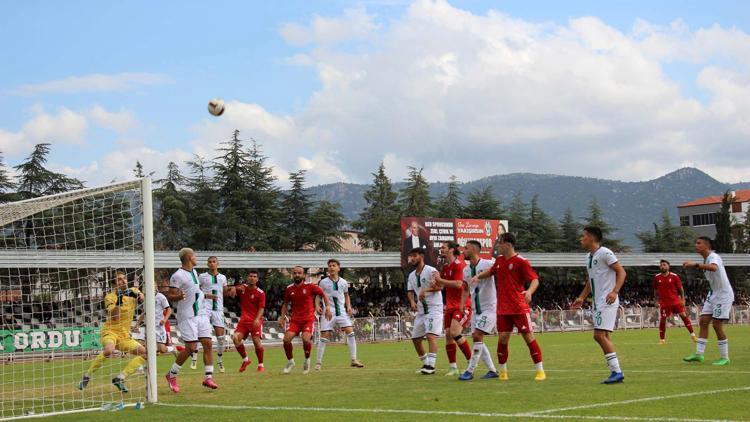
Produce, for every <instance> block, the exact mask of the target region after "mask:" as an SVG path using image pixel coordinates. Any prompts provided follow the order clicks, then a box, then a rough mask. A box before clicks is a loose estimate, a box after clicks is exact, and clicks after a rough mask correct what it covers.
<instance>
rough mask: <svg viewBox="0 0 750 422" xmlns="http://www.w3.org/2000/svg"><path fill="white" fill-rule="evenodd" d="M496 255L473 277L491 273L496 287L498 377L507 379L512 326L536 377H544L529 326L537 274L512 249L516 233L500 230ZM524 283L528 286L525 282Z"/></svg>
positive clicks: (537, 283) (525, 260)
mask: <svg viewBox="0 0 750 422" xmlns="http://www.w3.org/2000/svg"><path fill="white" fill-rule="evenodd" d="M498 246H499V247H500V256H498V257H497V259H495V264H494V265H493V266H492V268H490V269H488V270H486V271H483V272H482V273H481V274H477V276H476V277H477V278H478V279H479V278H485V277H489V276H491V275H494V276H495V287H496V288H497V332H498V339H497V357H498V361H499V363H500V380H501V381H505V380H507V379H508V369H507V362H508V342H509V340H510V335H511V333H512V332H513V326H515V327H516V328H517V329H518V333H519V334H521V336H523V339H524V340H525V341H526V346H528V348H529V354H530V355H531V360H533V361H534V365H535V366H536V376H535V377H534V379H535V380H537V381H543V380H545V379H547V376H546V375H545V373H544V366H543V365H542V349H540V348H539V344H538V343H537V342H536V339H535V338H534V332H533V330H532V327H531V310H530V309H529V303H531V297H532V295H533V294H534V292H535V291H536V289H537V287H539V276H538V275H537V274H536V271H534V269H533V268H532V267H531V264H530V263H529V261H528V260H527V259H526V258H524V257H522V256H521V255H519V254H518V253H517V252H516V248H515V246H516V236H515V235H514V234H513V233H503V234H502V235H500V237H499V238H498ZM527 284H528V288H527V287H526V285H527Z"/></svg>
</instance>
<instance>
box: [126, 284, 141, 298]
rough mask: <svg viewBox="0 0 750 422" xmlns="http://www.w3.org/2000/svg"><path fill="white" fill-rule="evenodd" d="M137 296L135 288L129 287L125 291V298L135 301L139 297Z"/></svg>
mask: <svg viewBox="0 0 750 422" xmlns="http://www.w3.org/2000/svg"><path fill="white" fill-rule="evenodd" d="M139 295H140V293H139V292H138V290H137V289H136V288H135V287H131V288H129V289H128V290H126V291H125V296H128V297H133V298H136V299H137V298H138V297H139Z"/></svg>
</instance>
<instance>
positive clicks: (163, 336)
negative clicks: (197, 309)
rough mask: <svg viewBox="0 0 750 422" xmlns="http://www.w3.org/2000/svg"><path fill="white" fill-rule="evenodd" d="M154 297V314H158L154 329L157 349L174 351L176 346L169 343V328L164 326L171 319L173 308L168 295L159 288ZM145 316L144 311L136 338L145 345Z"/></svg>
mask: <svg viewBox="0 0 750 422" xmlns="http://www.w3.org/2000/svg"><path fill="white" fill-rule="evenodd" d="M154 299H155V302H156V304H155V308H154V309H155V312H154V315H156V316H157V317H156V318H155V320H156V329H155V330H154V333H155V334H156V350H157V351H158V352H159V353H172V352H173V351H174V346H172V345H167V329H166V328H165V327H164V326H165V325H166V323H167V321H168V320H169V316H170V315H172V308H170V307H169V301H168V300H167V297H166V296H164V294H162V293H161V292H160V291H158V290H157V292H156V294H155V295H154ZM159 316H161V317H159ZM145 317H146V314H143V313H142V314H141V316H140V317H138V324H137V327H139V328H138V333H137V334H136V335H135V339H136V340H138V342H139V343H141V344H142V345H143V346H144V347H145V346H146V327H145V326H144V320H145Z"/></svg>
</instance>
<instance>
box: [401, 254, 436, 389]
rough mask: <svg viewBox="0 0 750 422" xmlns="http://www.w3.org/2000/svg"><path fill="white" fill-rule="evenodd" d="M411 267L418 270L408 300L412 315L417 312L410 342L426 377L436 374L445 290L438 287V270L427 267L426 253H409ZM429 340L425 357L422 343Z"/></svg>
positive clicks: (410, 282) (413, 275) (414, 274)
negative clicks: (425, 339) (438, 339)
mask: <svg viewBox="0 0 750 422" xmlns="http://www.w3.org/2000/svg"><path fill="white" fill-rule="evenodd" d="M409 265H411V266H413V267H414V268H415V270H414V271H412V272H411V274H409V282H408V285H407V290H408V291H407V296H408V298H409V304H410V306H411V311H412V312H416V314H417V315H416V317H415V318H414V326H413V327H412V331H411V339H412V342H413V343H414V349H416V351H417V355H418V356H419V359H420V360H421V361H422V369H420V370H419V372H420V373H421V374H423V375H432V374H434V373H435V361H436V360H437V347H438V346H437V338H438V336H439V335H440V332H441V331H442V328H443V295H442V293H441V290H442V287H440V286H439V285H438V283H436V280H435V277H436V276H437V275H439V273H438V270H436V269H435V268H433V267H431V266H429V265H425V263H424V250H423V249H422V248H414V249H412V250H411V251H409ZM425 337H427V344H428V347H429V352H428V353H426V354H425V352H424V346H423V345H422V340H423V339H424V338H425Z"/></svg>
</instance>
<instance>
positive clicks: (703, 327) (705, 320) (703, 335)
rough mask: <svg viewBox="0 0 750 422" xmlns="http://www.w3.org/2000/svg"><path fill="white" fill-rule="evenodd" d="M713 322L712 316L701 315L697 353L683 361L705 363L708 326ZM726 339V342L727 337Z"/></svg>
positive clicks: (696, 345) (696, 346)
mask: <svg viewBox="0 0 750 422" xmlns="http://www.w3.org/2000/svg"><path fill="white" fill-rule="evenodd" d="M712 321H713V317H711V315H701V317H700V319H699V320H698V324H699V326H700V328H699V331H698V340H697V341H696V344H695V353H693V354H692V355H690V356H686V357H684V358H683V359H682V360H684V361H685V362H703V360H704V357H703V354H704V353H705V352H706V344H707V343H708V326H709V325H711V322H712ZM722 332H723V330H722ZM724 339H725V340H726V337H724Z"/></svg>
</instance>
